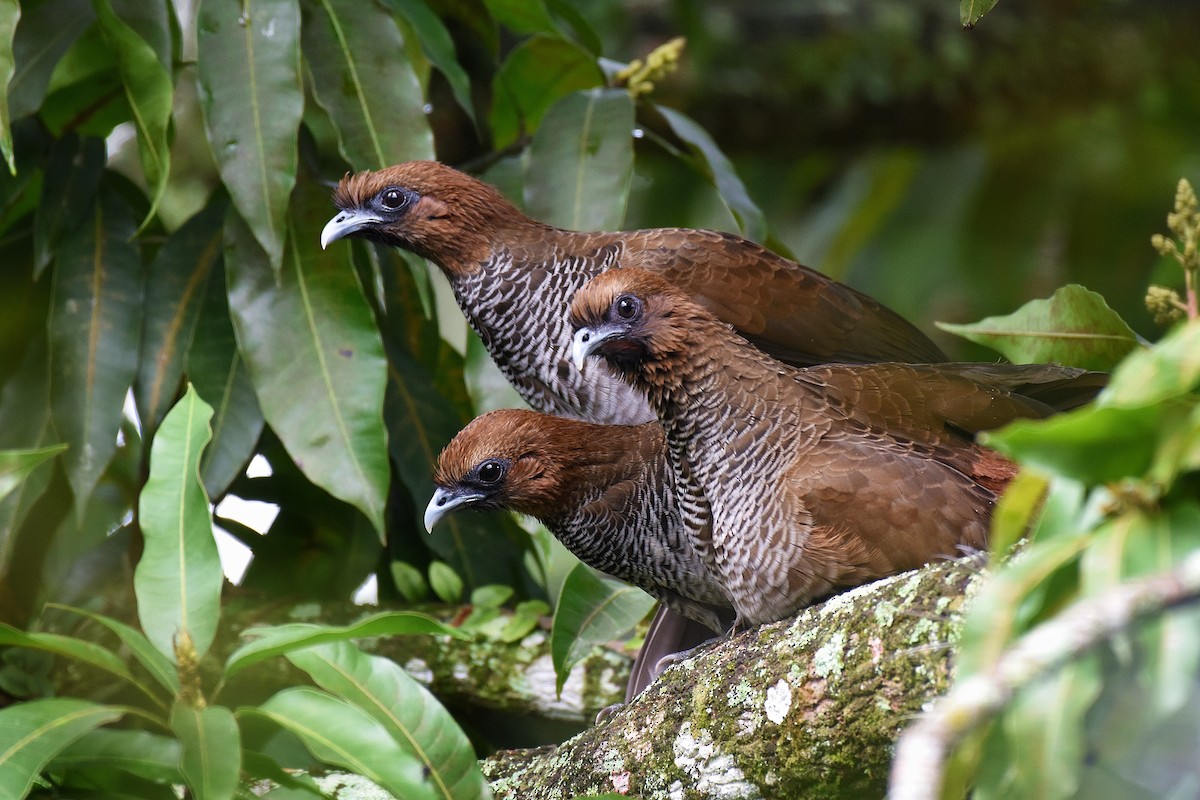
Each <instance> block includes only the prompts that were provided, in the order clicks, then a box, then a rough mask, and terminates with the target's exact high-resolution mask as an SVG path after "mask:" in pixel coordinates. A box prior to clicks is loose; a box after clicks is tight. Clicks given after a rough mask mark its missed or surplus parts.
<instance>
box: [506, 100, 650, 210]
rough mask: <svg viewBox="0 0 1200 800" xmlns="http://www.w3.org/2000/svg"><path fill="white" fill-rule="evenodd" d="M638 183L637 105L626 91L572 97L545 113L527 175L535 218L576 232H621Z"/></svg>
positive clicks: (528, 199)
mask: <svg viewBox="0 0 1200 800" xmlns="http://www.w3.org/2000/svg"><path fill="white" fill-rule="evenodd" d="M632 178H633V100H632V99H631V98H630V97H629V93H628V92H626V91H624V90H623V89H589V90H587V91H583V92H575V93H573V94H570V95H567V96H566V97H565V98H563V99H562V100H560V101H558V102H557V103H555V104H554V106H553V107H552V108H551V109H550V110H549V111H548V112H547V113H546V116H545V117H544V118H543V120H542V124H541V126H539V127H538V130H537V133H536V134H534V137H533V143H532V144H531V145H530V148H529V161H528V165H527V167H526V170H525V206H526V210H527V211H528V212H529V214H530V215H531V216H533V217H534V218H536V219H540V220H542V221H544V222H547V223H549V224H551V225H557V226H559V227H561V228H570V229H572V230H617V229H619V228H620V227H621V223H622V222H624V220H625V203H626V201H627V200H628V198H629V184H630V181H631V179H632Z"/></svg>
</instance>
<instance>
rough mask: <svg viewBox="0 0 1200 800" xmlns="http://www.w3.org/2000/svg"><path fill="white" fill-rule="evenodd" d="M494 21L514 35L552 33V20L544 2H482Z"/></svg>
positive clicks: (542, 0)
mask: <svg viewBox="0 0 1200 800" xmlns="http://www.w3.org/2000/svg"><path fill="white" fill-rule="evenodd" d="M484 5H486V6H487V9H488V11H490V12H491V13H492V16H493V17H495V19H496V21H497V22H499V23H500V24H501V25H504V26H505V27H507V28H510V29H511V30H512V31H513V32H514V33H553V32H555V28H554V18H553V17H551V16H550V12H549V11H547V10H546V3H545V2H544V0H484Z"/></svg>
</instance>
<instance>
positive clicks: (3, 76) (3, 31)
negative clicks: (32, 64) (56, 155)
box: [0, 0, 21, 175]
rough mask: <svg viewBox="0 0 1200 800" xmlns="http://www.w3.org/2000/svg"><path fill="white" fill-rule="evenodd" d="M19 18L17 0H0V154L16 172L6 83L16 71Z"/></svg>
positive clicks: (14, 172)
mask: <svg viewBox="0 0 1200 800" xmlns="http://www.w3.org/2000/svg"><path fill="white" fill-rule="evenodd" d="M20 18H21V5H20V3H18V2H17V0H0V155H3V156H4V162H5V163H6V164H8V171H9V172H11V173H12V174H13V175H16V174H17V162H16V160H15V159H14V156H13V137H12V129H11V127H10V124H11V120H10V119H9V116H8V83H9V81H11V80H12V77H13V73H14V72H16V69H17V65H16V61H15V60H14V56H13V38H14V36H15V35H16V32H17V20H19V19H20Z"/></svg>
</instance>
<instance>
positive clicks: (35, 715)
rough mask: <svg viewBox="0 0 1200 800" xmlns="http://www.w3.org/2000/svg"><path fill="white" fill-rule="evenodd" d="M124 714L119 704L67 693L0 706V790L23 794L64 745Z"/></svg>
mask: <svg viewBox="0 0 1200 800" xmlns="http://www.w3.org/2000/svg"><path fill="white" fill-rule="evenodd" d="M124 714H125V712H124V711H122V710H121V709H119V708H113V707H111V706H102V705H97V704H95V703H89V702H88V701H86V700H75V699H73V698H67V697H53V698H49V699H46V700H30V701H28V702H25V703H17V704H15V705H11V706H9V707H8V708H5V709H3V710H0V794H2V795H3V796H4V797H12V798H19V797H24V796H25V793H26V792H28V791H29V789H30V787H31V786H32V785H33V781H34V780H35V779H36V778H37V776H38V775H39V774H40V773H41V771H42V769H43V768H44V767H45V766H46V764H48V763H49V762H50V760H51V759H52V758H54V756H56V755H58V753H59V752H60V751H62V750H63V749H64V748H65V747H66V746H67V745H69V744H71V742H73V741H75V740H76V739H78V738H80V737H81V736H83V735H85V734H86V733H88V731H91V730H94V729H96V728H98V727H100V726H101V725H104V724H107V723H109V722H115V721H116V720H118V719H120V718H121V717H122V716H124Z"/></svg>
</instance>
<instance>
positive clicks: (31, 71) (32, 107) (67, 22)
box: [8, 0, 96, 120]
mask: <svg viewBox="0 0 1200 800" xmlns="http://www.w3.org/2000/svg"><path fill="white" fill-rule="evenodd" d="M95 21H96V12H94V11H93V10H92V4H91V0H49V2H45V3H39V4H37V5H34V6H32V7H31V8H29V7H27V8H25V9H23V10H22V13H21V20H20V22H18V23H17V32H16V35H15V36H14V38H13V57H14V59H15V61H16V71H15V72H14V73H13V76H12V80H10V81H9V83H8V112H9V114H11V115H12V119H13V120H18V119H20V118H21V117H24V116H26V115H28V114H32V113H33V112H34V111H37V110H38V107H39V106H41V104H42V100H43V99H44V98H45V96H46V86H47V85H48V84H49V83H50V75H51V74H52V73H53V72H54V68H55V67H56V66H58V62H59V59H61V58H62V57H63V54H64V53H66V52H67V49H68V48H70V46H71V45H72V44H73V43H74V42H75V40H76V39H77V38H79V35H80V34H81V33H83V32H84V31H85V30H87V28H88V26H90V25H91V24H92V23H93V22H95Z"/></svg>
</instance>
